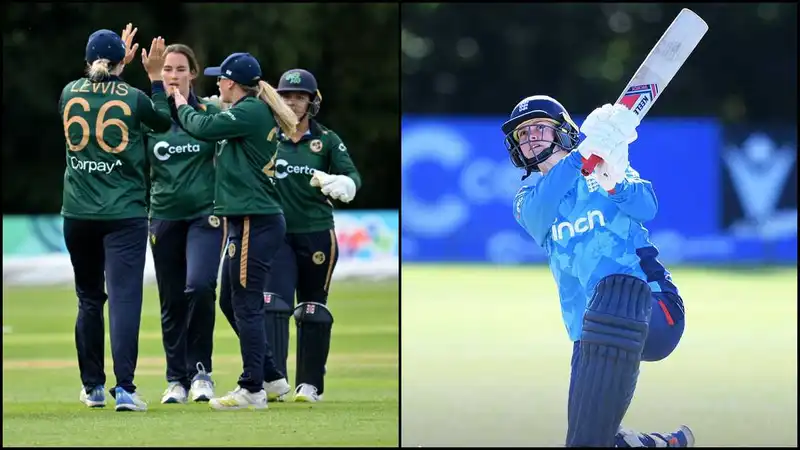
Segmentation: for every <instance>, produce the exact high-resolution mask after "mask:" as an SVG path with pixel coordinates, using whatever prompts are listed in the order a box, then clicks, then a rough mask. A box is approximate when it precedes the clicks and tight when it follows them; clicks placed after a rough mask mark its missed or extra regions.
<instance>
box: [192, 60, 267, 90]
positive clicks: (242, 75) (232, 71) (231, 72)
mask: <svg viewBox="0 0 800 450" xmlns="http://www.w3.org/2000/svg"><path fill="white" fill-rule="evenodd" d="M203 73H204V74H205V75H208V76H210V77H225V78H228V79H230V80H233V81H235V82H237V83H239V84H243V85H245V86H256V85H257V84H258V82H259V81H261V66H260V65H259V64H258V60H256V58H255V57H254V56H253V55H251V54H250V53H234V54H232V55H230V56H228V57H227V58H225V61H222V64H221V65H220V66H219V67H206V69H205V70H203Z"/></svg>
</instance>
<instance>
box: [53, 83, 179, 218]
mask: <svg viewBox="0 0 800 450" xmlns="http://www.w3.org/2000/svg"><path fill="white" fill-rule="evenodd" d="M152 108H153V106H152V103H151V101H150V99H149V98H148V97H147V96H146V95H145V94H144V93H143V92H142V91H140V90H138V89H136V88H134V87H133V86H131V85H129V84H128V83H126V82H124V81H122V80H121V79H120V78H118V77H115V76H111V77H108V78H105V79H103V80H102V81H91V80H90V79H88V78H80V79H78V80H75V81H72V82H70V83H68V84H67V85H66V86H65V87H64V89H63V90H62V93H61V99H60V101H59V113H60V114H61V118H62V122H63V126H64V136H65V139H66V146H65V147H66V163H67V167H66V171H65V173H64V193H63V205H62V214H63V215H64V216H65V217H70V218H76V219H99V220H110V219H125V218H131V217H145V216H146V215H147V212H146V202H145V200H146V199H145V195H146V184H145V149H144V145H143V140H142V137H143V130H142V123H143V120H142V119H143V116H149V118H150V122H156V123H153V124H154V125H156V126H157V127H159V128H162V127H163V125H164V120H166V124H167V127H168V124H169V117H168V115H167V116H166V118H163V117H162V118H160V120H155V119H158V118H154V117H153V109H152ZM148 113H149V114H148Z"/></svg>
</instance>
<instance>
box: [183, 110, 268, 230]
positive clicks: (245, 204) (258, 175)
mask: <svg viewBox="0 0 800 450" xmlns="http://www.w3.org/2000/svg"><path fill="white" fill-rule="evenodd" d="M178 117H179V118H180V122H181V124H182V126H183V128H184V129H185V130H186V131H188V132H189V134H191V135H193V136H194V137H196V138H198V139H203V140H206V141H219V142H217V149H216V173H215V188H214V214H216V215H218V216H240V215H251V214H281V213H282V212H283V211H282V210H281V207H280V204H279V201H278V194H277V192H276V188H275V179H274V174H275V169H274V165H275V152H276V148H275V147H276V141H277V139H276V137H275V134H276V133H275V132H274V131H273V129H274V128H275V126H276V124H277V122H276V121H275V117H274V116H273V115H272V109H271V108H270V107H269V106H268V105H267V104H266V103H264V102H263V101H261V100H259V99H258V98H257V97H254V96H251V95H248V96H245V97H243V98H242V99H241V100H239V101H238V102H236V103H235V104H233V105H231V107H230V109H228V110H226V111H223V112H220V113H217V114H203V113H198V112H195V111H194V109H193V108H192V107H190V106H188V105H182V106H181V107H180V108H179V109H178Z"/></svg>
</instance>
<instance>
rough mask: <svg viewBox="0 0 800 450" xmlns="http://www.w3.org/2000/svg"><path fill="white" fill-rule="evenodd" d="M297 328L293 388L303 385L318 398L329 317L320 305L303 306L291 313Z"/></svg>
mask: <svg viewBox="0 0 800 450" xmlns="http://www.w3.org/2000/svg"><path fill="white" fill-rule="evenodd" d="M294 320H295V323H296V324H297V372H296V378H295V381H296V382H295V386H297V385H300V384H301V383H307V384H310V385H312V386H314V387H316V388H317V393H319V394H320V395H321V394H322V393H323V391H324V388H325V385H324V383H325V363H326V362H327V360H328V352H329V351H330V346H331V329H332V328H333V315H332V314H331V312H330V310H329V309H328V308H327V307H326V306H325V305H323V304H322V303H315V302H304V303H300V304H298V305H297V307H296V308H295V309H294Z"/></svg>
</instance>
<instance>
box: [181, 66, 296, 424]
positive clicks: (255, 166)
mask: <svg viewBox="0 0 800 450" xmlns="http://www.w3.org/2000/svg"><path fill="white" fill-rule="evenodd" d="M204 73H205V74H206V75H209V76H216V77H218V81H217V84H218V86H219V91H220V100H221V101H223V102H227V103H231V104H232V105H231V107H230V108H229V109H228V110H226V111H224V112H221V113H218V114H203V113H198V112H196V111H195V110H194V108H192V107H191V106H189V105H188V104H187V100H186V98H185V97H184V96H183V95H181V93H180V92H179V91H178V90H175V89H173V90H172V95H173V97H174V99H175V106H176V107H177V110H178V118H179V120H180V124H181V126H182V127H183V128H184V129H185V130H186V131H187V132H188V133H189V134H191V135H192V136H195V137H197V138H199V139H203V140H214V141H219V142H218V144H217V151H216V180H215V195H214V214H215V215H217V216H220V217H224V218H225V220H226V222H227V226H228V243H227V250H226V254H225V257H224V260H223V269H222V271H223V280H222V290H223V292H222V293H221V295H220V303H222V301H223V297H224V296H225V295H227V294H226V293H225V291H226V290H228V289H227V287H228V286H230V295H231V303H232V305H233V311H234V318H235V325H236V328H235V330H236V331H238V335H239V343H240V347H241V353H242V364H243V372H242V375H241V376H240V378H239V382H238V385H239V386H238V387H237V389H236V390H234V391H232V392H229V393H228V394H227V395H225V396H223V397H220V398H213V399H211V401H210V402H209V403H210V405H211V406H212V407H213V408H215V409H240V408H247V407H249V406H253V407H255V408H266V407H267V394H266V392H265V389H264V382H265V381H279V380H283V379H284V378H285V375H283V374H281V373H278V372H277V371H276V370H275V368H274V361H272V355H271V354H270V353H271V352H269V351H267V350H268V349H267V345H268V344H267V339H266V335H265V329H264V325H265V322H264V286H265V284H266V281H267V280H266V279H267V276H268V274H269V272H270V262H271V261H272V259H273V257H274V256H275V253H276V251H277V250H278V248H279V246H280V245H281V243H282V242H283V238H284V235H285V233H286V221H285V220H284V216H283V211H282V209H281V206H280V201H279V199H278V194H277V191H276V187H275V184H276V183H275V179H274V175H275V156H276V139H275V134H276V132H275V130H274V129H275V128H276V125H277V126H279V127H280V129H281V130H283V131H284V132H285V133H287V134H294V132H295V129H296V126H297V117H296V116H295V115H294V113H293V112H292V110H291V109H289V107H288V106H286V104H285V103H284V102H283V100H282V99H281V97H280V95H278V93H277V92H276V91H275V89H273V88H272V86H270V85H269V84H267V83H266V82H265V81H262V80H261V67H260V65H259V63H258V61H257V60H256V59H255V58H254V57H253V56H252V55H250V54H248V53H234V54H232V55H230V56H228V57H227V58H226V59H225V61H223V62H222V65H221V66H220V67H211V68H207V69H206V70H205V71H204ZM283 383H284V384H285V380H284V381H283ZM287 387H288V386H287Z"/></svg>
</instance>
